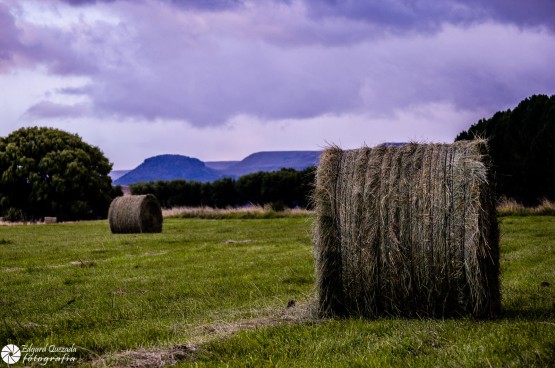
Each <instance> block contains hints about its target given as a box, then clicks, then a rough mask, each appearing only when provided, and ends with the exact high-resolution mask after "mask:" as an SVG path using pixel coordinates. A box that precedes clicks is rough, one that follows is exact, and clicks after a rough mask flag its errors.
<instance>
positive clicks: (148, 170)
mask: <svg viewBox="0 0 555 368" xmlns="http://www.w3.org/2000/svg"><path fill="white" fill-rule="evenodd" d="M220 177H222V174H221V173H220V172H219V171H216V170H214V169H211V168H209V167H206V165H205V164H204V162H202V161H200V160H199V159H197V158H192V157H187V156H181V155H160V156H154V157H150V158H147V159H146V160H145V161H144V162H143V163H142V164H140V165H139V166H137V167H136V168H135V169H133V170H131V171H130V172H128V173H127V174H125V175H123V176H122V177H120V178H118V179H117V180H115V181H114V184H116V185H118V184H120V185H128V184H133V183H138V182H141V181H151V180H154V181H155V180H175V179H186V180H196V181H200V182H205V181H212V180H215V179H218V178H220Z"/></svg>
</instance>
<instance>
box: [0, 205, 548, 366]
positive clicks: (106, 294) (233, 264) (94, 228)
mask: <svg viewBox="0 0 555 368" xmlns="http://www.w3.org/2000/svg"><path fill="white" fill-rule="evenodd" d="M311 221H312V220H311V217H310V216H296V217H285V218H274V219H221V220H206V219H204V220H203V219H169V220H166V222H165V224H164V233H163V234H142V235H112V234H111V233H110V232H109V229H108V225H107V222H105V221H98V222H83V223H68V224H55V225H30V226H12V227H0V279H1V283H0V345H1V346H4V345H5V344H8V343H14V344H16V345H18V346H22V345H27V346H29V345H30V344H33V346H37V347H38V346H45V345H56V346H72V345H75V347H76V348H77V352H76V353H73V354H72V356H74V357H77V358H78V360H77V364H78V365H80V366H87V365H94V366H104V365H108V366H110V365H113V366H125V365H129V366H148V365H151V366H155V365H160V364H163V363H166V364H172V363H176V365H177V366H189V365H200V366H214V365H217V366H219V365H223V366H226V365H229V366H253V367H254V366H261V365H266V366H357V365H359V366H361V365H362V366H364V365H367V366H413V367H420V366H422V367H424V366H442V367H443V366H469V367H482V366H486V367H487V366H493V367H498V366H515V367H516V366H527V367H528V366H546V367H547V366H554V365H555V217H547V216H545V217H503V218H502V219H501V231H502V237H501V250H502V260H501V262H502V272H503V273H502V293H503V309H504V311H503V315H502V316H501V317H500V318H498V319H497V320H494V321H477V320H472V319H466V318H463V319H447V320H416V319H397V318H388V319H379V320H374V321H365V320H360V319H347V320H317V319H314V318H311V316H310V313H309V311H307V309H309V308H308V306H309V305H310V301H311V300H313V289H312V288H313V282H314V276H313V261H312V247H311V240H310V238H311ZM291 300H294V301H296V303H295V306H294V307H292V308H289V309H288V308H287V305H288V303H289V301H291ZM0 364H4V363H3V362H0ZM20 364H22V363H17V364H16V365H14V367H17V366H18V365H20ZM52 365H56V363H49V366H52ZM58 365H64V364H58ZM6 366H7V365H6Z"/></svg>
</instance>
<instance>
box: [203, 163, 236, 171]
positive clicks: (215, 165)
mask: <svg viewBox="0 0 555 368" xmlns="http://www.w3.org/2000/svg"><path fill="white" fill-rule="evenodd" d="M238 162H240V161H205V162H204V164H205V165H206V167H209V168H211V169H214V170H218V171H224V170H226V169H227V168H228V167H230V166H231V165H235V164H236V163H238Z"/></svg>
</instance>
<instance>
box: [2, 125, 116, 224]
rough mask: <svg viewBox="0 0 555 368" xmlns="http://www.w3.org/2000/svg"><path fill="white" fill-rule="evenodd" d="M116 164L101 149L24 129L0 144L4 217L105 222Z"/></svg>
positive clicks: (49, 130)
mask: <svg viewBox="0 0 555 368" xmlns="http://www.w3.org/2000/svg"><path fill="white" fill-rule="evenodd" d="M111 169H112V164H111V163H110V162H109V161H108V159H107V158H106V157H105V156H104V154H103V153H102V152H101V151H100V149H99V148H97V147H94V146H91V145H89V144H87V143H85V142H83V140H82V139H81V138H80V137H79V136H78V135H75V134H70V133H67V132H64V131H61V130H58V129H52V128H38V127H33V128H22V129H19V130H17V131H14V132H12V133H11V134H10V135H8V136H7V137H5V138H0V213H1V214H2V215H3V216H11V217H14V216H19V217H23V218H24V219H27V220H37V219H40V218H41V217H44V216H57V217H58V219H60V220H78V219H91V218H101V217H105V216H106V213H107V209H108V207H109V204H110V200H111V193H112V190H113V189H112V180H111V178H110V177H109V176H108V174H109V172H110V170H111Z"/></svg>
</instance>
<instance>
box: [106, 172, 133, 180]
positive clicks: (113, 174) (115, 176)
mask: <svg viewBox="0 0 555 368" xmlns="http://www.w3.org/2000/svg"><path fill="white" fill-rule="evenodd" d="M129 171H130V170H113V171H111V172H110V174H109V175H110V177H111V178H112V181H114V180H117V179H119V178H121V177H122V176H124V175H125V174H127V173H128V172H129Z"/></svg>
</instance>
